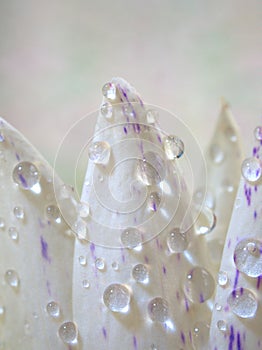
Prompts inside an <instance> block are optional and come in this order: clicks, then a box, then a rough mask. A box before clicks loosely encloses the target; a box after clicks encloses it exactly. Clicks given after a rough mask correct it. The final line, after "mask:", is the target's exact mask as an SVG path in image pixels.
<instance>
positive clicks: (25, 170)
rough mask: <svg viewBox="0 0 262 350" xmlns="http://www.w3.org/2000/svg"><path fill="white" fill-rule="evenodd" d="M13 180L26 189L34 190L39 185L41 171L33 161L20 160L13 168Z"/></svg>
mask: <svg viewBox="0 0 262 350" xmlns="http://www.w3.org/2000/svg"><path fill="white" fill-rule="evenodd" d="M13 180H14V182H15V183H16V184H18V185H19V187H20V188H22V189H24V190H34V187H36V186H37V185H39V180H40V173H39V171H38V169H37V167H36V166H35V165H34V164H33V163H31V162H20V163H18V164H17V165H16V166H15V168H14V170H13Z"/></svg>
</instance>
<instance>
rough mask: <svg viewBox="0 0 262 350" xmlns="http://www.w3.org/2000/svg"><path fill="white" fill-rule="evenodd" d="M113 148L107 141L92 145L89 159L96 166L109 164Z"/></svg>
mask: <svg viewBox="0 0 262 350" xmlns="http://www.w3.org/2000/svg"><path fill="white" fill-rule="evenodd" d="M110 153H111V147H110V145H109V143H107V142H106V141H97V142H94V143H92V144H91V145H90V147H89V150H88V156H89V159H90V160H91V161H92V162H94V163H95V164H103V165H105V164H107V163H108V162H109V158H110Z"/></svg>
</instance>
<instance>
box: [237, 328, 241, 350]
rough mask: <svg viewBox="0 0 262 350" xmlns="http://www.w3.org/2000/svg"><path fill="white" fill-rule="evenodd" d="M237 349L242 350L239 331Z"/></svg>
mask: <svg viewBox="0 0 262 350" xmlns="http://www.w3.org/2000/svg"><path fill="white" fill-rule="evenodd" d="M237 350H241V339H240V333H239V332H237Z"/></svg>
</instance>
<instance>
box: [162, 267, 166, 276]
mask: <svg viewBox="0 0 262 350" xmlns="http://www.w3.org/2000/svg"><path fill="white" fill-rule="evenodd" d="M162 270H163V274H164V275H165V274H166V267H165V266H163V267H162Z"/></svg>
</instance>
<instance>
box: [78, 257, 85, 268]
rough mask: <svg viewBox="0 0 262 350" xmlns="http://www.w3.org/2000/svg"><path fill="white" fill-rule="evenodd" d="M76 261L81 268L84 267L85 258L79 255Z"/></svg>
mask: <svg viewBox="0 0 262 350" xmlns="http://www.w3.org/2000/svg"><path fill="white" fill-rule="evenodd" d="M78 261H79V264H80V265H81V266H86V264H87V260H86V256H84V255H80V256H79V258H78Z"/></svg>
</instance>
